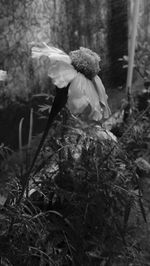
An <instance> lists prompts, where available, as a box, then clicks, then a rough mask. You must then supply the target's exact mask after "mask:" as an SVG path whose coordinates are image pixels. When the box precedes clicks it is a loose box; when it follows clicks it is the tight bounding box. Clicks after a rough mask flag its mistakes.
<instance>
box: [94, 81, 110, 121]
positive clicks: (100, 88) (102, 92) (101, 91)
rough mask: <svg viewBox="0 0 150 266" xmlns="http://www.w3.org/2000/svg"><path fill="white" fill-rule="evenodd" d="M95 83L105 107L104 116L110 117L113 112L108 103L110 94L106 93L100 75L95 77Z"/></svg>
mask: <svg viewBox="0 0 150 266" xmlns="http://www.w3.org/2000/svg"><path fill="white" fill-rule="evenodd" d="M93 84H94V86H95V89H96V91H97V93H98V95H99V101H100V103H101V104H102V107H103V108H104V117H105V118H108V117H109V116H110V114H111V111H110V109H109V106H108V103H107V98H108V96H107V94H106V91H105V88H104V85H103V83H102V81H101V79H100V78H99V77H98V76H95V77H94V79H93Z"/></svg>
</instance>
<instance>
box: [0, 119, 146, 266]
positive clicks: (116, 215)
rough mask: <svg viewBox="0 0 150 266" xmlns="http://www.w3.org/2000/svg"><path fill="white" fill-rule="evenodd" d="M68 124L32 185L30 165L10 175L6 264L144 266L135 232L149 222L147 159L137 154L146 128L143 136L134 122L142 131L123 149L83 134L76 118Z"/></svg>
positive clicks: (0, 249) (1, 236) (3, 237)
mask: <svg viewBox="0 0 150 266" xmlns="http://www.w3.org/2000/svg"><path fill="white" fill-rule="evenodd" d="M136 116H137V114H136ZM145 121H146V120H145ZM61 122H62V120H61V118H60V119H59V120H58V121H57V122H56V124H55V125H54V127H53V128H52V130H51V134H50V137H49V138H48V140H47V143H46V144H45V147H44V148H43V150H42V152H41V156H40V158H39V160H38V163H37V164H36V166H35V168H34V169H33V172H32V174H31V175H30V177H29V176H28V174H27V170H26V166H25V169H23V167H22V166H23V162H22V164H21V169H20V168H19V166H18V168H15V167H14V169H13V168H12V169H11V171H10V170H9V171H7V173H8V175H9V182H8V183H7V186H8V188H9V189H8V191H9V193H8V195H7V200H6V202H5V204H4V205H2V206H1V208H0V224H1V230H0V243H1V246H0V256H1V264H2V265H19V266H20V265H45V266H46V265H66V266H68V265H91V264H93V265H95V266H96V265H129V264H130V263H132V265H136V266H137V265H141V264H140V259H141V258H140V256H142V255H141V252H138V250H141V246H140V240H139V239H138V238H136V237H135V232H137V228H138V224H137V221H138V220H139V219H141V220H142V219H143V220H145V222H146V219H147V218H146V214H145V210H144V206H143V203H142V199H141V193H142V192H141V188H140V185H139V176H138V174H137V172H136V165H135V163H134V159H135V157H136V156H139V154H138V153H135V150H134V156H132V152H131V148H129V146H130V144H131V143H132V142H133V141H135V142H136V141H137V139H136V138H138V139H139V138H140V137H141V138H142V134H143V132H145V126H146V124H145V125H143V126H142V125H141V126H140V123H139V124H138V126H139V127H140V128H138V130H139V131H140V132H141V133H140V134H139V131H138V132H137V131H136V129H137V128H135V125H136V123H135V121H132V123H134V128H133V126H131V124H130V126H128V129H126V134H124V135H123V137H122V138H121V139H120V141H119V142H118V143H116V142H113V141H112V140H109V139H106V140H103V141H102V140H100V139H99V138H98V137H97V136H96V135H95V134H94V133H93V134H91V133H90V132H93V131H90V129H89V128H87V129H86V128H84V129H82V128H81V125H80V128H79V127H78V126H77V127H76V128H75V120H74V119H73V118H71V119H70V121H69V124H68V125H66V123H65V124H64V123H63V124H62V123H61ZM140 122H141V120H140ZM130 123H131V121H130ZM56 125H57V130H56ZM131 132H132V134H131ZM136 132H137V133H136ZM147 134H148V123H147ZM145 138H146V133H145V137H144V138H143V141H145ZM140 148H141V147H139V150H140ZM132 151H133V148H132ZM144 152H145V150H144ZM31 157H32V154H30V158H31ZM16 163H17V162H16ZM16 163H15V164H16ZM15 164H14V165H15ZM25 180H27V181H28V182H27V183H26V182H25ZM25 183H26V187H24V186H25ZM24 188H25V192H24ZM145 265H146V264H145Z"/></svg>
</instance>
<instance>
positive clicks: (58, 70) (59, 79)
mask: <svg viewBox="0 0 150 266" xmlns="http://www.w3.org/2000/svg"><path fill="white" fill-rule="evenodd" d="M76 75H77V71H76V70H75V69H74V67H73V66H72V65H70V64H68V63H66V62H55V63H53V64H51V65H50V67H49V69H48V76H49V77H50V78H51V79H52V82H53V84H54V85H56V86H57V87H58V88H64V87H66V86H67V85H68V84H69V83H70V82H71V81H72V80H73V79H74V78H75V77H76Z"/></svg>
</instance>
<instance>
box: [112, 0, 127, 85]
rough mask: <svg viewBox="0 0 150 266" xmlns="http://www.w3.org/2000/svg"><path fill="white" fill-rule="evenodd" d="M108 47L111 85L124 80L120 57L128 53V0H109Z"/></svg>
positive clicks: (118, 83)
mask: <svg viewBox="0 0 150 266" xmlns="http://www.w3.org/2000/svg"><path fill="white" fill-rule="evenodd" d="M108 23H109V26H108V28H109V30H108V47H109V57H110V67H111V69H110V80H111V86H112V87H119V86H122V85H124V84H125V82H126V75H127V71H126V69H124V68H122V61H119V60H118V59H119V58H122V57H123V56H124V55H127V54H128V1H127V0H109V18H108Z"/></svg>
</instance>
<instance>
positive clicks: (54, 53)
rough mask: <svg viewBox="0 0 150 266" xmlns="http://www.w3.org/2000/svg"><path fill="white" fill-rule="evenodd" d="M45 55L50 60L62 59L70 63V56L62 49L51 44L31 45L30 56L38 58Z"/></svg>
mask: <svg viewBox="0 0 150 266" xmlns="http://www.w3.org/2000/svg"><path fill="white" fill-rule="evenodd" d="M43 55H44V56H47V57H49V59H50V60H51V61H52V62H55V61H62V62H66V63H68V64H71V59H70V56H69V55H67V54H66V53H65V52H63V51H62V50H60V49H58V48H55V47H53V46H48V45H47V44H45V43H43V47H42V48H40V47H32V58H40V57H41V56H43Z"/></svg>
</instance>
